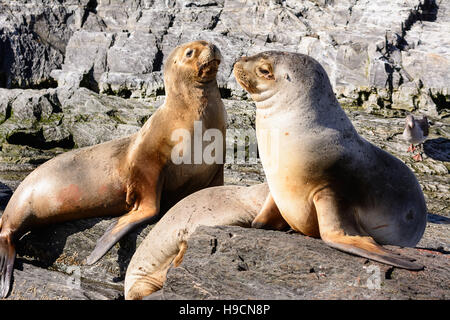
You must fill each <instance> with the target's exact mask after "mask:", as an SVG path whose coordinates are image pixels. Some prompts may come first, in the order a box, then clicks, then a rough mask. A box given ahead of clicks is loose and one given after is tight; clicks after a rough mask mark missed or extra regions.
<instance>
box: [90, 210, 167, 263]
mask: <svg viewBox="0 0 450 320" xmlns="http://www.w3.org/2000/svg"><path fill="white" fill-rule="evenodd" d="M158 212H159V209H156V208H148V209H145V208H144V207H139V208H138V209H137V210H131V211H130V212H128V213H127V214H125V215H123V216H121V217H120V218H118V219H116V221H115V222H113V223H112V224H111V225H110V226H109V228H108V229H107V230H106V232H105V234H104V235H103V236H102V237H101V238H100V239H98V241H97V244H96V246H95V248H94V251H92V252H91V254H90V255H89V257H87V259H86V264H87V265H91V264H94V263H95V262H97V261H98V260H99V259H100V258H101V257H103V255H104V254H105V253H106V252H108V250H109V249H111V247H112V246H113V245H115V244H116V242H117V241H119V240H120V238H122V237H123V236H124V235H125V234H126V233H127V232H128V231H130V230H132V229H134V228H135V227H137V226H139V225H141V224H142V223H144V222H148V221H151V220H152V219H153V218H155V217H156V216H157V215H158Z"/></svg>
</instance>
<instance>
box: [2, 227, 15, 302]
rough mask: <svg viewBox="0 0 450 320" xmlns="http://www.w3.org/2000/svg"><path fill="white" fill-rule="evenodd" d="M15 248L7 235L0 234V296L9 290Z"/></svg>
mask: <svg viewBox="0 0 450 320" xmlns="http://www.w3.org/2000/svg"><path fill="white" fill-rule="evenodd" d="M15 257H16V250H15V248H14V245H13V244H12V242H11V239H10V237H9V235H0V298H5V297H6V296H7V295H8V292H9V286H10V283H11V277H12V271H13V268H14V259H15Z"/></svg>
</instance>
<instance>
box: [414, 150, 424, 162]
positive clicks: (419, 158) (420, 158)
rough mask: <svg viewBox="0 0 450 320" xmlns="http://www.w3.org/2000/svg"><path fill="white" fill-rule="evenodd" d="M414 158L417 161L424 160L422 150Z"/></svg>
mask: <svg viewBox="0 0 450 320" xmlns="http://www.w3.org/2000/svg"><path fill="white" fill-rule="evenodd" d="M412 158H413V159H414V160H416V161H422V160H423V158H422V155H421V154H420V152H419V153H418V154H416V155H415V156H413V157H412Z"/></svg>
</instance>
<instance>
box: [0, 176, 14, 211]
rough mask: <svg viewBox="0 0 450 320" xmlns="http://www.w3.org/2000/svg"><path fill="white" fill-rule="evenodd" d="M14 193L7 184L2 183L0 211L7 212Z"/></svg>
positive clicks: (0, 185) (0, 184) (0, 186)
mask: <svg viewBox="0 0 450 320" xmlns="http://www.w3.org/2000/svg"><path fill="white" fill-rule="evenodd" d="M12 194H13V191H12V190H11V188H10V187H8V186H7V185H6V184H4V183H1V182H0V211H3V210H5V208H6V205H7V204H8V201H9V199H11V196H12Z"/></svg>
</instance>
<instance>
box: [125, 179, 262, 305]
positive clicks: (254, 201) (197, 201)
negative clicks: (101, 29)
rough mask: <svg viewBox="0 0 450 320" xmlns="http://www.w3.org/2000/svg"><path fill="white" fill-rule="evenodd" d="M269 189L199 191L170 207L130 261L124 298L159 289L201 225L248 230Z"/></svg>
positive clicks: (214, 188)
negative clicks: (170, 268)
mask: <svg viewBox="0 0 450 320" xmlns="http://www.w3.org/2000/svg"><path fill="white" fill-rule="evenodd" d="M268 193H269V188H268V186H267V184H266V183H262V184H258V185H255V186H251V187H242V186H220V187H213V188H207V189H203V190H200V191H198V192H196V193H194V194H191V195H189V196H188V197H186V198H184V199H183V200H181V201H180V202H178V203H177V204H176V205H175V206H173V207H172V208H171V209H170V210H169V211H168V212H167V213H166V214H165V215H164V217H162V218H161V220H160V221H158V223H157V224H156V225H155V226H154V227H153V229H152V230H151V231H150V233H149V234H148V235H147V237H146V238H145V239H144V241H143V242H142V243H141V244H140V245H139V247H138V249H137V250H136V252H135V253H134V255H133V257H132V258H131V261H130V264H129V265H128V269H127V273H126V275H125V299H129V300H140V299H142V298H143V297H145V296H148V295H150V294H151V293H153V292H155V291H157V290H159V289H161V287H162V285H163V284H164V282H165V280H166V274H167V270H168V269H169V267H170V266H171V265H174V266H178V265H179V264H180V263H181V261H182V259H183V255H184V253H185V251H186V248H187V240H188V238H189V237H190V235H191V234H192V233H193V232H194V231H195V229H196V228H197V227H198V226H200V225H206V226H218V225H234V226H241V227H250V226H251V223H252V221H253V219H254V218H255V216H256V215H257V214H258V212H259V211H260V209H261V207H262V205H263V203H264V201H265V199H266V198H267V194H268Z"/></svg>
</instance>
